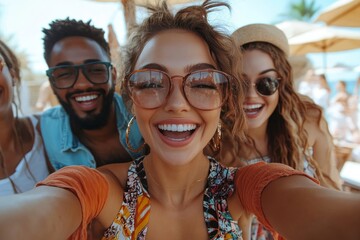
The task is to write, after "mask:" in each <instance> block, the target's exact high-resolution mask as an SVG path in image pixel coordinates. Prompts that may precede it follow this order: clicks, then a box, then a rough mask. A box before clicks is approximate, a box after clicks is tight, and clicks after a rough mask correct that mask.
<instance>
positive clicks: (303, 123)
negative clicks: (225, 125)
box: [232, 24, 341, 189]
mask: <svg viewBox="0 0 360 240" xmlns="http://www.w3.org/2000/svg"><path fill="white" fill-rule="evenodd" d="M232 37H233V39H234V40H235V43H236V45H237V47H238V48H240V49H241V50H242V52H243V54H244V55H243V56H244V58H243V66H242V70H243V77H244V80H245V84H246V88H247V91H246V97H245V101H244V106H243V108H244V111H245V115H246V119H247V123H248V130H247V135H248V136H249V140H248V141H246V142H243V143H242V144H241V151H240V152H241V156H242V159H244V160H246V162H247V163H249V164H252V163H256V162H259V161H265V162H278V163H283V164H286V165H289V166H291V167H293V168H295V169H298V170H301V171H304V172H305V173H307V174H308V175H310V176H313V177H316V178H318V179H319V180H320V183H321V185H323V186H325V187H329V188H335V189H340V188H341V181H340V178H339V173H338V170H337V169H336V161H335V154H334V148H333V143H332V137H331V135H330V134H329V131H328V127H327V123H326V120H325V119H324V117H323V113H322V110H321V108H320V107H319V106H317V105H316V104H314V103H313V102H312V101H311V100H310V99H308V98H306V97H304V96H302V95H299V94H298V93H296V92H295V89H294V87H293V79H292V72H291V66H290V64H289V62H288V54H289V45H288V41H287V38H286V36H285V34H284V33H283V32H282V31H281V30H280V29H278V28H277V27H275V26H273V25H268V24H250V25H247V26H244V27H241V28H239V29H237V30H236V31H235V32H234V33H233V34H232Z"/></svg>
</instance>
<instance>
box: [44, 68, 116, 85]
mask: <svg viewBox="0 0 360 240" xmlns="http://www.w3.org/2000/svg"><path fill="white" fill-rule="evenodd" d="M111 68H112V65H111V63H109V62H91V63H85V64H80V65H64V66H56V67H52V68H49V69H48V70H47V71H46V75H47V76H48V77H49V79H50V82H51V84H52V85H53V86H54V87H55V88H59V89H65V88H71V87H73V86H74V84H75V83H76V81H77V79H78V77H79V69H81V71H82V73H83V75H84V76H85V77H86V79H87V80H88V81H89V82H91V83H93V84H104V83H107V82H108V81H109V77H110V69H111Z"/></svg>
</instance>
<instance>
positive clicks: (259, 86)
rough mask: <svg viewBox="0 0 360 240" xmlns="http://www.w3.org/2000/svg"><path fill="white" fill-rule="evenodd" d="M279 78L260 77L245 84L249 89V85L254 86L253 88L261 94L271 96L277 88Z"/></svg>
mask: <svg viewBox="0 0 360 240" xmlns="http://www.w3.org/2000/svg"><path fill="white" fill-rule="evenodd" d="M279 80H280V78H274V77H262V78H258V79H257V80H256V82H255V83H250V82H247V83H246V86H247V88H248V90H249V88H250V87H251V86H254V87H255V90H256V92H257V93H258V94H260V95H261V96H271V95H273V94H274V93H275V92H276V90H277V89H278V88H279Z"/></svg>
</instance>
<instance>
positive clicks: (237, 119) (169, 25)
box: [122, 0, 245, 139]
mask: <svg viewBox="0 0 360 240" xmlns="http://www.w3.org/2000/svg"><path fill="white" fill-rule="evenodd" d="M218 7H227V8H230V6H229V5H228V4H226V3H223V2H217V1H211V0H207V1H204V3H203V4H202V5H199V6H189V7H186V8H184V9H181V10H179V11H178V12H177V13H172V12H171V11H170V9H169V8H168V6H167V4H166V1H162V2H161V3H159V4H158V5H156V6H147V9H148V10H149V11H150V13H151V15H150V16H149V17H148V18H147V19H145V20H144V21H143V22H142V23H141V24H140V25H138V26H135V28H134V29H132V34H131V35H130V39H129V40H128V45H127V48H126V49H125V61H124V66H125V78H124V80H125V84H122V86H125V87H124V88H123V89H122V95H123V98H124V101H125V102H126V105H127V106H128V108H131V105H132V102H131V101H130V98H129V90H128V89H127V87H126V79H127V76H128V75H129V74H131V72H132V71H134V66H135V63H136V61H137V60H138V57H139V55H140V54H141V51H142V50H143V48H144V46H145V44H146V43H147V42H148V41H149V40H150V39H151V38H152V37H153V36H155V35H156V34H158V33H160V32H163V31H166V30H170V29H181V30H185V31H189V32H192V33H195V34H196V35H198V36H199V37H201V38H202V39H203V40H204V41H205V42H206V43H207V45H208V46H209V50H210V52H211V55H212V57H213V59H214V61H215V63H216V65H217V68H218V69H219V70H221V71H223V72H226V73H228V74H230V75H231V76H233V77H232V79H231V82H230V91H229V94H228V98H227V101H226V103H225V104H224V105H223V106H222V111H221V116H220V118H221V122H222V126H223V129H222V130H223V131H225V132H229V133H231V137H234V138H235V139H239V138H242V137H243V136H244V125H245V118H244V114H243V108H242V104H239V103H242V102H243V97H244V94H243V88H242V86H241V78H242V76H241V74H240V73H239V72H238V71H237V68H238V66H240V65H239V64H240V63H241V61H242V57H241V53H240V51H239V49H236V48H235V44H234V42H233V40H232V39H231V38H230V36H228V35H227V34H225V33H223V32H222V31H221V30H217V29H216V28H215V27H214V26H212V25H210V24H209V22H208V14H209V13H210V12H212V11H214V10H215V9H216V8H218ZM229 137H230V136H229Z"/></svg>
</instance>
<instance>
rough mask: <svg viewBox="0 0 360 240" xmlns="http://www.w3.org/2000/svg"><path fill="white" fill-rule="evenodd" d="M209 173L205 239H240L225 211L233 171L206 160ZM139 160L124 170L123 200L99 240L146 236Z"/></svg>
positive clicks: (142, 172)
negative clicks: (206, 233)
mask: <svg viewBox="0 0 360 240" xmlns="http://www.w3.org/2000/svg"><path fill="white" fill-rule="evenodd" d="M208 158H209V161H210V170H209V175H208V180H207V186H206V189H205V193H204V197H203V209H204V220H205V224H206V227H207V229H208V235H209V239H214V240H215V239H218V240H220V239H242V237H241V235H242V232H241V230H240V228H239V226H238V224H237V221H235V220H233V219H232V217H231V215H230V212H229V210H228V204H227V199H228V197H229V196H230V195H231V194H232V193H233V192H234V177H235V173H236V170H237V169H236V168H226V167H223V166H222V165H220V164H219V163H218V162H217V161H216V160H214V159H213V158H211V157H208ZM143 159H144V158H143V157H142V158H139V159H137V160H135V161H134V162H133V163H132V164H131V166H130V168H129V171H128V180H127V186H126V190H125V192H124V200H123V203H122V206H121V208H120V211H119V212H118V214H117V216H116V218H115V220H114V222H113V223H112V225H111V226H110V227H109V228H108V229H107V230H106V232H105V233H104V236H103V238H102V240H113V239H121V240H130V239H137V240H143V239H145V237H146V232H147V226H148V222H149V217H150V209H151V204H150V203H151V201H150V195H149V193H148V185H147V178H146V174H145V170H144V165H143Z"/></svg>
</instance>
